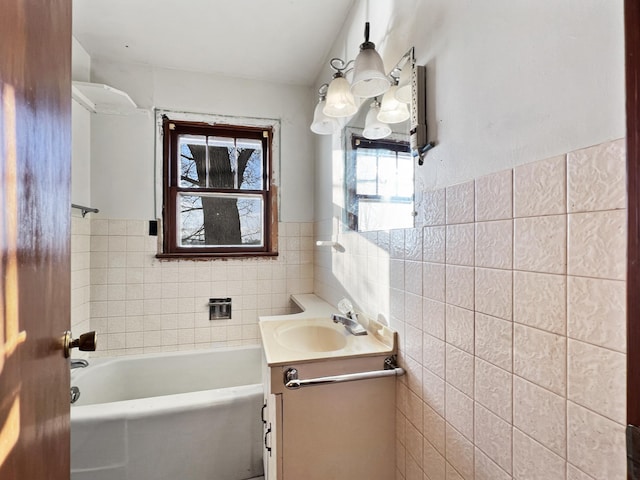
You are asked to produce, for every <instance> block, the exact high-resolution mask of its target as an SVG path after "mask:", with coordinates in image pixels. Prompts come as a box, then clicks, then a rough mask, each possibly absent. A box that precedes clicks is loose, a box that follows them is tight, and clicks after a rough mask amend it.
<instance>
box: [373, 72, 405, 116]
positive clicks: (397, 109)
mask: <svg viewBox="0 0 640 480" xmlns="http://www.w3.org/2000/svg"><path fill="white" fill-rule="evenodd" d="M391 78H393V80H394V84H393V85H391V88H389V90H387V93H385V94H384V96H383V97H382V105H381V106H380V113H379V114H378V120H380V121H381V122H384V123H400V122H404V121H405V120H408V119H409V117H410V116H411V114H410V113H409V109H408V108H407V104H406V103H402V102H399V101H398V99H397V97H396V92H397V90H398V81H397V79H396V78H395V77H391Z"/></svg>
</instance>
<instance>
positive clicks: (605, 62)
mask: <svg viewBox="0 0 640 480" xmlns="http://www.w3.org/2000/svg"><path fill="white" fill-rule="evenodd" d="M366 20H369V21H370V22H371V40H372V41H373V42H375V43H376V46H377V48H378V51H379V52H380V53H381V55H382V56H383V59H384V61H385V64H386V67H387V69H390V68H391V67H392V66H393V65H394V63H395V62H396V61H397V59H399V58H400V56H401V55H402V54H403V53H404V52H405V51H406V50H408V49H409V47H411V46H415V52H416V58H417V61H418V63H420V64H426V65H427V85H428V86H427V91H428V99H427V103H428V123H429V138H430V140H435V141H436V142H437V143H438V146H437V147H436V148H435V149H434V150H432V151H431V152H429V153H428V156H427V159H426V161H425V164H424V166H423V167H419V168H417V185H418V187H419V188H424V189H427V190H430V189H434V188H440V187H443V186H448V185H452V184H456V183H460V182H463V181H466V180H469V179H472V178H475V177H478V176H480V175H484V174H487V173H491V172H496V171H499V170H502V169H504V168H510V167H514V166H516V165H520V164H523V163H527V162H531V161H534V160H537V159H540V158H548V157H551V156H554V155H557V154H561V153H564V152H568V151H571V150H575V149H577V148H582V147H586V146H589V145H594V144H597V143H600V142H602V141H606V140H612V139H615V138H620V137H622V136H624V134H625V124H624V119H625V115H624V43H623V24H622V22H623V15H622V0H612V1H603V0H563V1H560V2H558V1H554V0H542V1H537V2H533V1H524V0H519V1H510V0H486V1H482V2H473V1H469V0H454V1H451V0H433V1H429V2H427V1H424V0H389V1H386V2H371V1H363V0H360V1H359V2H357V3H356V5H355V6H354V8H353V10H352V11H351V14H350V16H349V18H348V19H347V20H346V22H345V26H344V27H343V30H342V32H341V35H340V36H339V37H338V38H337V39H336V42H335V43H334V47H333V48H332V50H331V52H330V54H329V55H328V56H327V62H328V60H329V59H330V58H331V57H333V56H340V57H342V58H347V59H351V58H354V57H355V56H356V54H357V51H358V45H359V43H361V42H362V39H363V29H364V23H365V21H366ZM325 65H326V67H325V68H324V69H323V70H322V71H321V73H320V75H319V77H318V79H317V85H320V84H321V83H323V82H326V81H328V80H330V70H329V67H328V64H327V63H325ZM317 142H318V143H319V144H320V145H319V146H317V150H316V151H317V153H318V163H317V167H316V174H317V175H318V182H317V185H318V186H319V187H318V189H317V201H316V209H317V212H318V213H317V215H316V219H322V220H326V219H328V218H329V217H330V216H331V215H332V207H331V205H332V202H333V201H335V200H336V199H335V198H332V195H333V191H332V190H331V189H330V185H331V177H329V176H328V175H329V174H330V172H329V170H328V166H327V162H328V161H329V160H328V156H327V154H326V150H327V149H328V148H330V147H328V145H329V142H330V140H329V139H327V138H325V137H317ZM334 150H335V148H334ZM334 155H335V153H334ZM334 180H335V177H334Z"/></svg>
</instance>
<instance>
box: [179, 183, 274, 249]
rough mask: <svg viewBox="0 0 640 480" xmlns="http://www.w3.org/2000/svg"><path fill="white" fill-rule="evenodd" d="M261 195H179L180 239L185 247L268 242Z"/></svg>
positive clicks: (246, 244) (245, 244)
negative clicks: (265, 234) (265, 238)
mask: <svg viewBox="0 0 640 480" xmlns="http://www.w3.org/2000/svg"><path fill="white" fill-rule="evenodd" d="M263 203H264V202H263V200H262V197H261V196H260V195H224V194H218V195H216V194H208V195H192V194H191V195H190V194H179V195H178V220H179V221H178V226H177V228H178V238H179V243H180V246H185V247H229V246H243V245H244V246H250V247H253V246H255V247H260V246H263V245H264V231H263V225H264V222H263V214H262V211H263Z"/></svg>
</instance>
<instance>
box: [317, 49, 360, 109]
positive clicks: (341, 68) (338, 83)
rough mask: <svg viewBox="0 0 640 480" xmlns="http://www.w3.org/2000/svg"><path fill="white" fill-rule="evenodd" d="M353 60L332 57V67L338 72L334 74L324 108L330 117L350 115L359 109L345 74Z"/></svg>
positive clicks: (330, 63)
mask: <svg viewBox="0 0 640 480" xmlns="http://www.w3.org/2000/svg"><path fill="white" fill-rule="evenodd" d="M350 64H351V62H346V63H345V61H344V60H342V59H340V58H332V59H331V61H330V62H329V65H331V68H333V69H334V70H335V71H336V73H334V74H333V80H331V83H330V84H329V88H328V89H327V101H326V104H325V106H324V109H323V110H322V111H323V113H324V114H325V115H326V116H328V117H334V118H342V117H350V116H351V115H353V114H354V113H356V112H357V111H358V107H357V106H356V100H355V98H353V94H352V93H351V88H350V85H349V82H348V81H347V79H346V78H344V75H345V73H346V71H345V70H347V68H348V67H349V66H350Z"/></svg>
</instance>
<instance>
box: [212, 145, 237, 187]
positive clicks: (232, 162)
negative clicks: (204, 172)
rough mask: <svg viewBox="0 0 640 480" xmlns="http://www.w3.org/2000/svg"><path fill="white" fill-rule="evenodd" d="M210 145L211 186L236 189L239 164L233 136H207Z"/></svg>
mask: <svg viewBox="0 0 640 480" xmlns="http://www.w3.org/2000/svg"><path fill="white" fill-rule="evenodd" d="M207 140H208V145H209V149H208V150H209V183H208V185H207V186H208V187H210V188H230V189H236V188H238V185H237V175H236V173H237V170H238V164H237V159H236V146H235V141H234V139H233V138H227V137H207Z"/></svg>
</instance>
